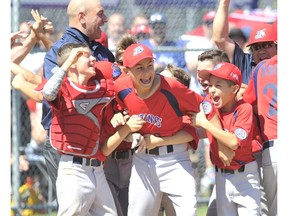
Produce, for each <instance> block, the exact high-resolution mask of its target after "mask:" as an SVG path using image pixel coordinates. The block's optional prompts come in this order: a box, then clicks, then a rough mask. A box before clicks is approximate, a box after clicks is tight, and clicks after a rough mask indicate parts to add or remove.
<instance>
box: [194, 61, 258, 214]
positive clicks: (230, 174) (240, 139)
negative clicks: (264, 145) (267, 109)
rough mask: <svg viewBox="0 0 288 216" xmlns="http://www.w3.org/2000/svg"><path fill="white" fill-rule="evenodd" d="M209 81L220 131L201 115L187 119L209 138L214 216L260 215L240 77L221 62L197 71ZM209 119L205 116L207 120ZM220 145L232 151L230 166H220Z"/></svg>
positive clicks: (250, 130) (248, 109) (250, 124)
mask: <svg viewBox="0 0 288 216" xmlns="http://www.w3.org/2000/svg"><path fill="white" fill-rule="evenodd" d="M199 72H200V73H201V76H206V77H208V78H209V83H210V84H209V94H210V96H211V99H212V101H213V103H214V106H215V108H216V112H217V114H218V117H219V119H220V121H221V124H222V127H223V129H219V128H217V127H215V126H214V125H213V124H211V123H210V122H209V121H208V120H207V118H206V116H205V113H204V111H203V110H202V111H201V112H199V113H197V114H195V115H191V117H192V119H191V120H192V124H193V125H195V126H200V127H202V128H204V129H205V130H206V131H207V135H208V136H211V135H212V136H213V137H214V139H215V140H214V141H212V142H211V144H210V145H211V150H210V151H211V161H212V163H213V164H214V165H215V170H216V196H217V202H216V205H217V215H221V216H226V215H227V216H230V215H237V214H238V215H260V197H261V193H260V180H259V172H258V168H257V163H256V161H255V159H254V158H253V155H252V140H253V138H254V137H253V124H254V122H255V119H254V115H253V110H252V106H251V105H250V104H248V103H245V102H244V101H243V100H240V101H237V100H236V94H237V92H238V91H239V89H240V86H241V82H242V77H241V72H240V70H239V68H237V67H236V66H235V65H233V64H230V63H227V62H222V63H219V64H217V65H216V66H215V68H214V69H213V70H202V71H198V73H199ZM208 118H209V116H208ZM216 140H217V141H220V142H221V143H222V144H224V145H226V146H227V147H229V148H230V149H232V150H234V151H235V156H234V158H233V160H232V162H231V164H230V165H224V164H223V163H222V161H221V160H220V158H219V155H218V145H217V142H215V141H216Z"/></svg>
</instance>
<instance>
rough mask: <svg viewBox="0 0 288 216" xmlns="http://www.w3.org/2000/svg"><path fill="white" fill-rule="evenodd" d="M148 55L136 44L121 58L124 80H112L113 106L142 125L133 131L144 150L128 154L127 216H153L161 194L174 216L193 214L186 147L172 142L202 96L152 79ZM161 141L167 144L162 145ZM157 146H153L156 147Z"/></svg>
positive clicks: (193, 190)
mask: <svg viewBox="0 0 288 216" xmlns="http://www.w3.org/2000/svg"><path fill="white" fill-rule="evenodd" d="M153 59H154V58H153V54H152V51H151V50H150V49H149V48H148V47H146V46H145V45H141V44H133V45H131V46H129V47H128V48H127V49H126V50H125V51H124V54H123V66H124V68H123V70H124V71H125V72H126V73H127V74H128V75H129V76H126V77H123V78H119V79H117V80H116V81H115V93H116V99H117V101H118V104H119V105H120V106H121V108H123V109H128V112H129V115H138V116H141V117H142V118H143V119H144V120H145V121H146V123H145V124H144V125H143V127H142V128H141V129H140V130H139V131H138V132H139V133H141V134H142V135H143V136H144V137H145V141H146V142H145V143H146V146H144V147H143V146H139V148H140V149H143V151H142V152H141V151H138V150H139V148H138V150H137V151H136V153H134V155H133V167H132V171H131V178H130V185H129V207H128V215H157V214H158V212H159V207H160V203H161V197H162V196H163V193H166V194H168V196H169V198H170V199H171V200H172V202H173V205H174V208H175V212H176V214H177V215H196V188H195V179H194V174H193V172H194V171H193V169H192V167H191V161H190V158H189V153H188V150H187V149H188V148H187V143H188V142H190V141H191V140H192V139H193V137H192V136H191V135H190V138H189V139H187V137H186V138H185V139H184V136H183V140H182V142H179V141H178V139H177V140H175V138H176V137H177V134H179V133H185V132H186V131H183V129H184V128H185V126H184V124H183V122H182V117H183V116H184V115H185V114H186V112H189V111H192V112H198V111H199V105H200V104H201V102H202V101H203V97H202V96H200V95H198V94H196V93H195V92H193V91H192V90H189V89H188V88H187V87H186V86H184V85H183V84H181V83H180V82H178V81H177V80H175V79H173V78H169V77H163V76H162V75H159V74H156V73H155V70H154V61H153ZM165 137H171V139H170V140H168V141H167V140H166V141H165V142H163V139H164V138H165ZM155 141H158V144H155V143H157V142H155Z"/></svg>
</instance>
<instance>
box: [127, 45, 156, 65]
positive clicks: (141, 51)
mask: <svg viewBox="0 0 288 216" xmlns="http://www.w3.org/2000/svg"><path fill="white" fill-rule="evenodd" d="M146 58H151V59H154V57H153V53H152V51H151V49H149V47H147V46H145V45H143V44H132V45H130V46H129V47H127V48H126V50H125V51H124V53H123V66H124V67H134V66H135V65H136V64H137V63H138V62H140V61H142V60H143V59H146Z"/></svg>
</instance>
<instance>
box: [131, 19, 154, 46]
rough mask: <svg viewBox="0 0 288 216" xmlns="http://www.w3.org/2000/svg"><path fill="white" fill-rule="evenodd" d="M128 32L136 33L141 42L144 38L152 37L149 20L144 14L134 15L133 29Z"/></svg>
mask: <svg viewBox="0 0 288 216" xmlns="http://www.w3.org/2000/svg"><path fill="white" fill-rule="evenodd" d="M128 33H130V34H132V35H135V37H136V39H137V41H139V42H141V41H142V40H144V39H148V38H150V26H149V20H148V19H147V18H146V16H144V15H143V14H139V15H137V16H135V17H134V19H133V23H132V25H131V29H130V30H128Z"/></svg>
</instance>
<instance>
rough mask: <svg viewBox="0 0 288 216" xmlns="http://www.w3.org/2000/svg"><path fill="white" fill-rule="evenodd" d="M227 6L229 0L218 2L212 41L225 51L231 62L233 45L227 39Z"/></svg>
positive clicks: (232, 42) (231, 41)
mask: <svg viewBox="0 0 288 216" xmlns="http://www.w3.org/2000/svg"><path fill="white" fill-rule="evenodd" d="M229 4H230V0H220V1H219V5H218V9H217V11H216V15H215V18H214V22H213V40H214V42H215V44H216V45H217V47H218V48H219V49H221V50H223V51H225V52H226V53H227V55H228V57H229V60H230V62H232V59H233V54H234V49H235V44H234V41H233V40H231V39H230V38H229V20H228V17H229Z"/></svg>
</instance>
